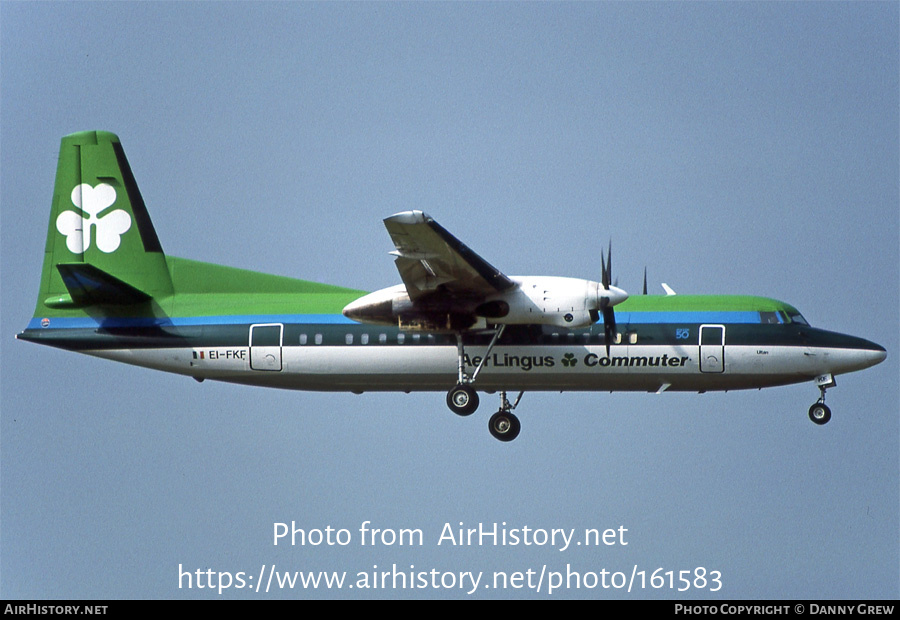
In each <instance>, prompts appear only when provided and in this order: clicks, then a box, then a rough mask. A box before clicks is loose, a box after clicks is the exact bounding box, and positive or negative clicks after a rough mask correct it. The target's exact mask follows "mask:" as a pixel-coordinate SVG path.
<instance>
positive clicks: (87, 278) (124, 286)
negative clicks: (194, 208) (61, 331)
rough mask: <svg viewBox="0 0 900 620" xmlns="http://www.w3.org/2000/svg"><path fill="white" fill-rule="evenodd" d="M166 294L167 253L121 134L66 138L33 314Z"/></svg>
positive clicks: (168, 282)
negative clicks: (132, 169) (133, 171)
mask: <svg viewBox="0 0 900 620" xmlns="http://www.w3.org/2000/svg"><path fill="white" fill-rule="evenodd" d="M171 293H172V281H171V278H170V276H169V270H168V267H167V265H166V257H165V254H164V253H163V250H162V246H161V245H160V243H159V239H158V238H157V236H156V231H155V230H154V229H153V224H152V223H151V221H150V216H149V215H148V214H147V208H146V206H145V205H144V201H143V198H141V193H140V191H139V190H138V187H137V183H136V182H135V180H134V175H133V174H132V172H131V167H130V166H129V165H128V160H127V159H126V158H125V152H124V151H123V150H122V145H121V143H120V142H119V138H118V137H117V136H116V135H114V134H112V133H109V132H104V131H85V132H79V133H75V134H72V135H69V136H66V137H64V138H63V139H62V144H61V146H60V149H59V163H58V165H57V169H56V185H55V187H54V190H53V204H52V208H51V212H50V224H49V227H48V231H47V245H46V249H45V255H44V267H43V272H42V274H41V292H40V296H39V298H38V304H37V309H36V311H35V315H36V316H37V315H43V314H46V312H47V308H67V307H70V308H78V307H84V306H90V305H99V306H103V305H122V304H131V303H139V302H142V301H146V300H147V299H149V298H153V297H161V296H165V295H169V294H171Z"/></svg>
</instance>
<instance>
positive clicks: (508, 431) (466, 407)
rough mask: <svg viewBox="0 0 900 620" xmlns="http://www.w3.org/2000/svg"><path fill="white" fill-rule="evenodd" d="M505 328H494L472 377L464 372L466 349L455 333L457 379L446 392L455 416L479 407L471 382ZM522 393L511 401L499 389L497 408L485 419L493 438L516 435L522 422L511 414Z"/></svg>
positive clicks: (465, 413)
mask: <svg viewBox="0 0 900 620" xmlns="http://www.w3.org/2000/svg"><path fill="white" fill-rule="evenodd" d="M504 329H506V325H498V326H497V327H496V328H495V329H494V336H493V338H491V343H490V344H489V345H488V348H487V351H485V353H484V356H483V357H482V358H481V360H480V361H479V362H478V365H477V366H476V367H475V371H474V372H473V373H472V375H471V376H469V374H468V373H467V372H466V361H465V360H466V352H465V347H464V346H463V341H462V334H461V333H459V332H457V334H456V352H457V358H458V365H457V368H458V375H457V382H456V385H455V386H453V388H451V389H450V391H449V392H447V406H448V407H449V408H450V411H452V412H453V413H455V414H456V415H460V416H468V415H472V414H473V413H475V410H476V409H478V393H477V392H476V391H475V388H474V387H473V384H474V383H475V378H476V377H477V376H478V373H479V372H481V369H482V368H483V367H484V364H485V362H486V361H487V359H488V358H489V357H490V355H491V351H493V350H494V345H495V344H497V341H498V340H500V336H502V335H503V330H504ZM522 394H523V392H519V396H518V397H517V398H516V400H515V402H514V403H513V404H510V402H509V400H507V398H506V392H500V410H499V411H498V412H497V413H495V414H494V415H492V416H491V419H490V420H489V421H488V430H490V432H491V435H493V436H494V437H495V438H496V439H499V440H500V441H512V440H513V439H515V438H516V437H518V436H519V431H520V430H521V429H522V425H521V424H520V423H519V418H517V417H516V416H515V415H513V413H512V410H513V409H515V408H516V405H518V404H519V401H520V400H522Z"/></svg>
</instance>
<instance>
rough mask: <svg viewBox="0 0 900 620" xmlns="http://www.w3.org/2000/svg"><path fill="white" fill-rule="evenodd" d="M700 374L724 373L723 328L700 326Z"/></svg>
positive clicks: (719, 326) (718, 326) (721, 326)
mask: <svg viewBox="0 0 900 620" xmlns="http://www.w3.org/2000/svg"><path fill="white" fill-rule="evenodd" d="M700 372H725V326H724V325H701V326H700Z"/></svg>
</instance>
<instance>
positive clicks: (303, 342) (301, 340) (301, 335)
mask: <svg viewBox="0 0 900 620" xmlns="http://www.w3.org/2000/svg"><path fill="white" fill-rule="evenodd" d="M300 344H306V334H300Z"/></svg>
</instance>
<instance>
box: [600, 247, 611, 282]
mask: <svg viewBox="0 0 900 620" xmlns="http://www.w3.org/2000/svg"><path fill="white" fill-rule="evenodd" d="M600 284H602V285H603V290H605V291H608V290H609V272H608V271H607V270H606V261H605V260H603V253H602V252H601V253H600Z"/></svg>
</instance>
